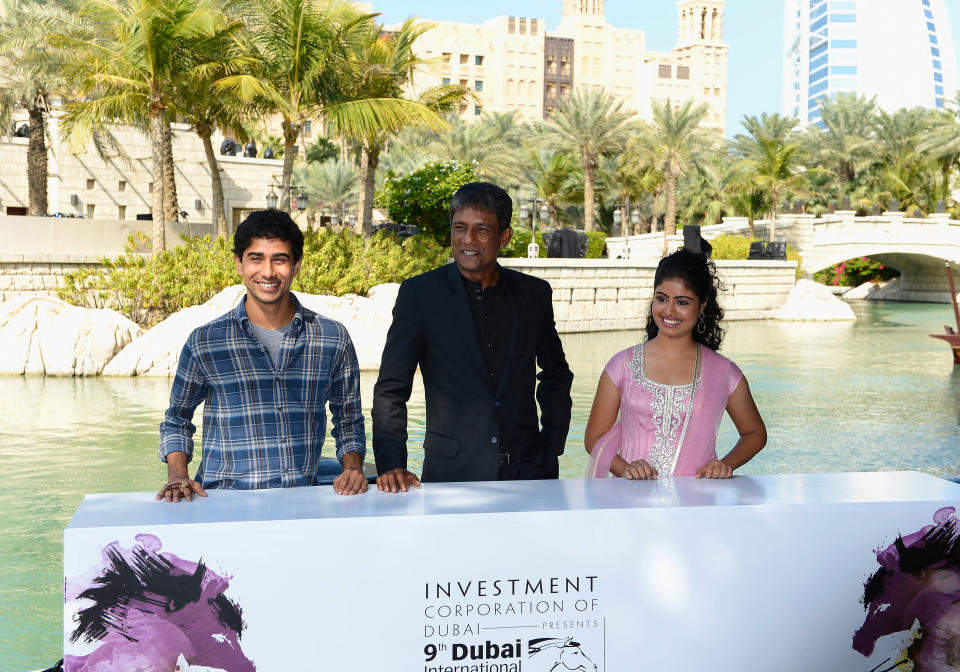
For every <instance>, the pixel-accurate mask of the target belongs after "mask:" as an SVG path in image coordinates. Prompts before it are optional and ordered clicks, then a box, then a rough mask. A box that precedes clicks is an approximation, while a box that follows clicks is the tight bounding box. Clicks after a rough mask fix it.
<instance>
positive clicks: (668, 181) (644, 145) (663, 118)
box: [628, 98, 719, 236]
mask: <svg viewBox="0 0 960 672" xmlns="http://www.w3.org/2000/svg"><path fill="white" fill-rule="evenodd" d="M652 108H653V122H652V124H650V125H648V126H647V127H646V128H645V129H644V133H643V134H641V136H640V137H639V138H637V141H636V142H635V143H633V144H632V145H631V147H629V148H628V151H629V152H630V156H631V157H636V159H637V160H639V161H641V162H643V161H644V160H649V161H650V162H651V163H652V165H653V166H655V167H656V168H657V169H658V170H660V171H661V172H662V173H663V196H664V201H665V210H666V211H665V216H664V226H663V232H664V235H667V236H670V235H673V234H674V233H676V226H677V182H678V180H679V179H680V177H681V176H682V175H683V174H684V173H685V172H686V171H687V169H688V168H689V167H690V165H691V164H692V163H693V162H694V157H695V156H698V155H701V154H702V153H704V152H706V151H707V149H708V148H709V147H710V146H712V145H714V144H716V143H717V142H718V140H719V138H717V137H716V132H715V131H710V130H706V129H704V128H702V127H701V126H700V122H701V121H702V120H703V119H704V117H706V115H707V111H708V107H707V106H706V104H704V103H701V104H699V105H696V106H694V104H693V102H692V101H689V100H688V101H686V102H684V103H683V104H681V105H678V106H675V105H673V103H671V102H670V99H669V98H667V100H666V101H664V102H663V103H657V102H654V103H653V105H652Z"/></svg>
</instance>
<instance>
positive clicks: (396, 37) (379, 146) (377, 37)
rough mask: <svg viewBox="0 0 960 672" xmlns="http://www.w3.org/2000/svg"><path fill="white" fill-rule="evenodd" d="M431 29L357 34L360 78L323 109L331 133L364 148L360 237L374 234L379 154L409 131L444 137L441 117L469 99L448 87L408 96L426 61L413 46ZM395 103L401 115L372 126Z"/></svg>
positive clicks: (411, 26)
mask: <svg viewBox="0 0 960 672" xmlns="http://www.w3.org/2000/svg"><path fill="white" fill-rule="evenodd" d="M429 28H430V26H429V25H427V24H419V25H417V24H416V23H415V22H414V21H413V19H410V20H407V21H405V22H404V23H403V25H401V26H400V28H399V29H398V30H395V31H391V32H385V31H384V30H383V27H382V26H379V25H377V24H375V23H373V22H368V23H366V24H364V27H363V29H358V30H357V37H358V38H359V39H358V41H357V43H356V44H355V49H354V52H353V55H354V58H355V61H356V63H355V65H356V66H358V67H359V69H360V71H359V73H358V75H359V76H357V77H356V78H354V79H353V80H352V81H345V82H343V83H342V88H341V89H340V91H339V92H338V96H337V99H338V100H341V101H342V102H336V103H332V104H328V105H327V107H326V108H325V109H324V116H325V117H326V119H327V121H328V123H329V125H330V128H331V130H332V131H334V132H336V133H339V134H341V135H343V136H345V137H347V138H348V139H351V140H355V141H358V142H359V143H360V145H361V147H362V157H361V162H360V174H361V177H360V180H361V183H362V185H363V190H362V193H361V198H360V204H359V212H358V217H357V225H358V227H359V231H358V233H362V234H363V235H365V236H370V235H371V234H372V233H373V194H374V186H375V183H376V173H377V166H378V165H379V162H380V153H381V152H382V151H383V149H384V147H385V146H386V143H387V140H388V139H389V138H390V136H391V135H393V134H395V133H397V132H398V131H400V130H401V129H403V128H405V127H407V126H415V127H422V128H425V129H428V130H431V131H439V130H442V129H445V128H446V127H447V124H446V122H445V121H444V119H443V117H442V116H441V112H444V111H446V110H449V109H451V108H452V107H453V106H455V105H456V104H457V103H459V102H460V101H461V100H463V99H464V98H465V97H466V96H468V95H469V92H468V90H467V89H466V87H462V86H453V85H443V86H436V87H431V88H429V89H427V90H426V91H423V92H422V93H420V95H418V96H417V97H416V98H415V99H408V98H406V97H405V96H404V89H405V88H406V87H407V86H408V85H409V83H410V82H411V81H412V79H413V74H414V71H415V69H416V68H417V66H419V65H420V64H421V63H422V61H421V60H420V59H419V58H418V57H417V56H416V54H414V52H413V45H414V43H415V42H416V41H417V38H419V37H420V36H421V35H423V33H424V32H426V31H427V30H429ZM383 103H390V104H392V106H393V107H394V108H395V110H396V113H395V114H393V115H391V116H389V117H387V118H384V119H383V121H382V122H381V123H380V124H377V125H370V124H369V123H367V120H366V118H365V116H366V114H368V113H369V111H370V110H371V109H373V107H374V106H377V105H380V104H383Z"/></svg>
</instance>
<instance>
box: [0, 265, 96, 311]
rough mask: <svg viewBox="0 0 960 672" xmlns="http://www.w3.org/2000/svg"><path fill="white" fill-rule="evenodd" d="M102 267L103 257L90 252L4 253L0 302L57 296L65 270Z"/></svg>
mask: <svg viewBox="0 0 960 672" xmlns="http://www.w3.org/2000/svg"><path fill="white" fill-rule="evenodd" d="M98 266H100V259H99V258H98V257H96V256H88V255H65V254H59V255H58V254H30V255H28V254H2V255H0V302H2V301H7V300H8V299H12V298H14V297H17V296H31V295H43V296H56V295H57V288H58V287H62V286H63V276H64V274H65V273H75V272H76V271H78V270H79V269H81V268H95V267H98Z"/></svg>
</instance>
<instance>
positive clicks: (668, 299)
mask: <svg viewBox="0 0 960 672" xmlns="http://www.w3.org/2000/svg"><path fill="white" fill-rule="evenodd" d="M653 286H654V292H653V302H652V304H651V306H650V316H649V318H648V320H647V339H646V341H644V342H643V343H640V344H638V345H635V346H633V347H630V348H627V349H626V350H623V351H621V352H618V353H617V354H616V355H614V356H613V358H612V359H611V360H610V361H609V362H608V363H607V366H606V367H605V369H604V371H603V373H602V374H601V375H600V383H599V384H598V385H597V394H596V396H595V397H594V400H593V408H592V409H591V410H590V419H589V420H588V421H587V429H586V433H585V436H584V443H585V445H586V448H587V452H588V453H590V463H589V467H588V472H587V475H588V476H589V477H596V478H604V477H606V476H610V475H613V476H621V477H623V478H628V479H654V478H657V477H658V476H660V475H666V476H671V475H672V476H696V477H697V478H704V477H705V478H730V476H732V475H733V470H734V469H736V468H737V467H740V466H742V465H744V464H746V463H747V462H749V461H750V459H751V458H752V457H753V456H754V455H756V454H757V453H758V452H760V450H761V449H762V448H763V446H764V445H765V444H766V442H767V430H766V427H764V424H763V419H762V418H761V417H760V412H759V411H758V410H757V405H756V403H754V401H753V396H752V395H751V394H750V386H749V385H747V379H746V378H744V377H743V373H741V371H740V369H739V368H737V365H736V364H734V363H733V362H731V361H730V360H729V359H727V358H726V357H723V356H722V355H719V354H717V350H718V349H719V348H720V342H721V341H722V340H723V330H722V329H721V328H720V320H721V319H722V318H723V310H722V309H721V308H720V304H719V303H717V293H718V290H719V289H722V285H721V284H720V280H719V278H718V277H717V270H716V267H715V266H714V264H713V262H711V261H708V260H707V259H706V257H704V256H702V255H700V254H696V253H694V252H690V251H688V250H684V249H681V250H678V251H676V252H674V253H673V254H671V255H670V256H668V257H665V258H663V259H662V260H661V261H660V264H659V266H657V272H656V275H655V276H654V282H653ZM724 410H726V412H727V413H729V414H730V418H731V419H732V420H733V423H734V425H736V427H737V431H738V432H739V433H740V440H739V441H737V443H736V445H735V446H734V447H733V449H732V450H731V451H730V452H729V453H727V454H726V455H725V456H724V457H723V458H722V459H717V449H716V442H717V430H718V429H719V428H720V420H721V418H722V417H723V412H724ZM618 416H619V417H618Z"/></svg>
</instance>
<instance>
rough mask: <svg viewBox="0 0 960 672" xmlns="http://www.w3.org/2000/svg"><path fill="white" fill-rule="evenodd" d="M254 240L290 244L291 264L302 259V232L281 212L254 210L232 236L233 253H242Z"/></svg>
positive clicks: (239, 254) (240, 256)
mask: <svg viewBox="0 0 960 672" xmlns="http://www.w3.org/2000/svg"><path fill="white" fill-rule="evenodd" d="M254 238H275V239H278V240H282V241H285V242H288V243H290V252H291V253H292V254H293V262H294V263H296V262H298V261H300V259H301V258H302V257H303V231H301V230H300V227H299V226H297V223H296V222H294V221H293V220H292V219H290V215H289V214H287V213H286V212H284V211H283V210H254V211H253V212H251V213H250V214H249V215H247V218H246V219H245V220H243V221H242V222H241V223H240V226H238V227H237V230H236V232H235V233H234V234H233V253H234V254H235V255H236V256H237V257H239V258H241V259H242V258H243V253H244V252H245V251H246V249H247V248H248V247H250V243H251V242H252V241H253V239H254Z"/></svg>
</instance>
